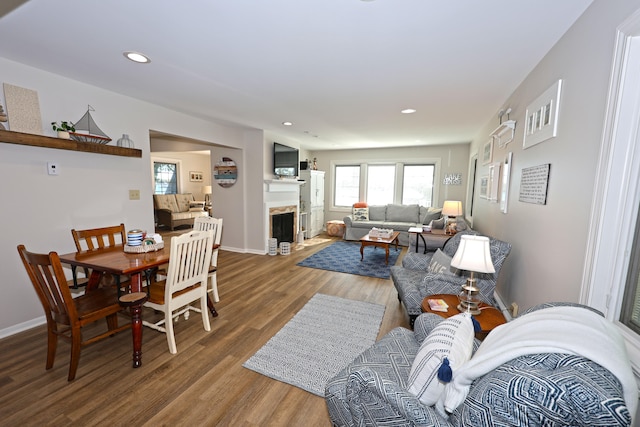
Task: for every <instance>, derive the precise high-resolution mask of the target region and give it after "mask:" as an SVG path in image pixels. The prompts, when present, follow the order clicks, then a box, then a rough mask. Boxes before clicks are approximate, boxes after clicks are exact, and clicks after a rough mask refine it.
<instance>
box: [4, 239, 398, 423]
mask: <svg viewBox="0 0 640 427" xmlns="http://www.w3.org/2000/svg"><path fill="white" fill-rule="evenodd" d="M335 239H336V238H331V237H327V236H325V235H321V236H317V237H316V238H313V239H309V240H306V241H305V243H304V245H292V250H291V255H288V256H282V255H277V256H269V255H252V254H239V253H233V252H226V251H222V250H221V251H220V255H219V261H218V265H219V267H218V289H219V292H220V302H219V303H217V304H216V308H217V310H218V313H219V317H217V318H212V319H211V327H212V330H211V332H206V331H205V330H204V328H203V327H202V321H201V318H200V315H199V314H197V313H195V314H192V315H191V317H190V318H189V319H188V320H186V321H185V320H184V319H182V318H181V319H180V320H179V322H178V323H177V324H176V328H175V329H176V332H175V333H176V341H177V346H178V354H176V355H171V354H170V353H169V350H168V347H167V341H166V337H165V335H164V334H161V333H159V332H156V331H154V330H151V329H148V328H144V330H143V344H142V351H143V355H142V366H141V367H140V368H138V369H133V368H132V367H131V334H130V332H129V331H125V332H123V333H121V334H119V335H117V336H115V337H112V338H109V339H107V340H103V341H101V342H98V343H96V344H93V345H91V346H89V347H86V348H84V349H83V351H82V354H81V356H80V366H79V368H78V373H77V377H76V379H75V381H73V382H71V383H68V382H67V372H68V368H69V348H70V347H69V344H68V343H66V342H64V341H60V342H59V344H58V351H57V355H56V360H55V364H54V367H53V369H51V370H49V371H46V370H45V358H46V339H47V338H46V327H45V326H44V325H43V326H39V327H36V328H33V329H31V330H29V331H26V332H22V333H20V334H16V335H13V336H11V337H8V338H5V339H3V340H0V426H44V425H46V426H67V425H74V426H89V425H90V426H94V425H104V426H107V425H108V426H114V425H115V426H120V425H122V426H124V425H127V426H142V425H148V426H161V425H166V426H179V425H190V426H195V425H198V426H200V425H202V426H305V427H307V426H330V425H331V422H330V419H329V415H328V412H327V408H326V405H325V401H324V398H322V397H318V396H315V395H313V394H311V393H308V392H306V391H303V390H301V389H299V388H297V387H294V386H291V385H288V384H285V383H281V382H279V381H276V380H273V379H271V378H268V377H266V376H263V375H260V374H258V373H256V372H253V371H251V370H249V369H246V368H243V367H242V363H243V362H244V361H246V360H247V359H248V358H249V357H251V355H253V353H255V352H256V351H257V350H258V349H259V348H260V347H261V346H262V345H263V344H264V343H265V342H266V341H267V340H268V339H269V338H271V337H272V336H273V335H274V334H275V333H276V332H278V330H280V328H282V326H284V324H285V323H286V322H287V321H288V320H289V319H291V317H293V315H294V314H295V313H296V312H297V311H298V310H300V309H301V308H302V306H303V305H304V304H305V303H306V302H307V301H308V300H309V299H310V298H311V297H312V296H313V295H314V294H315V293H324V294H328V295H336V296H340V297H344V298H351V299H356V300H362V301H368V302H373V303H378V304H384V305H385V306H386V310H385V314H384V319H383V322H382V326H381V328H380V335H379V336H382V335H384V334H385V333H387V332H388V331H389V330H391V329H393V328H394V327H397V326H404V327H408V319H407V316H406V314H405V311H404V309H403V307H402V306H401V305H400V303H399V302H398V297H397V293H396V291H395V288H394V287H393V283H392V281H391V279H388V280H382V279H375V278H370V277H363V276H355V275H350V274H344V273H334V272H330V271H324V270H317V269H312V268H305V267H298V266H296V263H297V262H299V261H300V260H302V259H304V258H306V257H307V256H309V255H310V254H312V253H314V252H315V251H317V250H319V249H321V248H323V247H325V246H327V245H329V244H330V243H332V242H333V241H334V240H335ZM404 252H406V248H404V249H403V253H404ZM401 256H402V255H401ZM24 285H25V286H31V284H30V283H27V282H25V284H24ZM153 314H154V313H152V312H151V313H150V312H149V311H148V309H145V311H144V313H143V317H144V316H151V315H153ZM123 320H126V318H123ZM97 327H102V324H100V325H99V326H97Z"/></svg>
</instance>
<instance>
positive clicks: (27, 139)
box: [0, 130, 142, 157]
mask: <svg viewBox="0 0 640 427" xmlns="http://www.w3.org/2000/svg"><path fill="white" fill-rule="evenodd" d="M0 142H4V143H7V144H19V145H30V146H32V147H44V148H55V149H58V150H71V151H84V152H86V153H97V154H109V155H112V156H124V157H142V150H138V149H135V148H124V147H116V146H113V145H106V144H96V143H94V142H80V141H73V140H70V139H62V138H54V137H51V136H42V135H34V134H31V133H22V132H13V131H10V130H0Z"/></svg>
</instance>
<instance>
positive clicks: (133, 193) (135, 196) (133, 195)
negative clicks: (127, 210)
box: [129, 190, 140, 200]
mask: <svg viewBox="0 0 640 427" xmlns="http://www.w3.org/2000/svg"><path fill="white" fill-rule="evenodd" d="M129 200H140V190H129Z"/></svg>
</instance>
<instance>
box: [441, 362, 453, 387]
mask: <svg viewBox="0 0 640 427" xmlns="http://www.w3.org/2000/svg"><path fill="white" fill-rule="evenodd" d="M452 377H453V372H451V366H449V359H447V358H446V357H445V358H444V359H442V365H440V367H439V368H438V379H439V380H440V381H442V382H443V383H448V382H451V378H452Z"/></svg>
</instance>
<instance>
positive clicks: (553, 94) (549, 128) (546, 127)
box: [522, 79, 562, 149]
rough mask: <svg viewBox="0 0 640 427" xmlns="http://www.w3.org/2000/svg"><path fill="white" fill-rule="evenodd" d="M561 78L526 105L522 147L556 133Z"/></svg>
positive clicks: (534, 143) (536, 142)
mask: <svg viewBox="0 0 640 427" xmlns="http://www.w3.org/2000/svg"><path fill="white" fill-rule="evenodd" d="M561 92H562V79H560V80H558V81H557V82H555V83H554V84H553V85H552V86H551V87H550V88H549V89H547V90H546V91H544V93H543V94H542V95H540V96H539V97H538V98H536V99H535V100H534V101H533V102H532V103H531V104H529V105H528V106H527V110H526V112H525V116H524V117H525V126H524V138H523V140H522V147H523V149H527V148H530V147H533V146H534V145H536V144H540V143H541V142H543V141H546V140H548V139H551V138H555V137H556V136H557V135H558V119H559V116H560V94H561Z"/></svg>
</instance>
